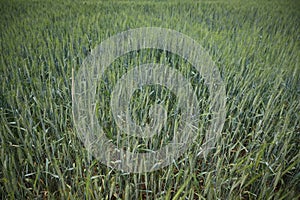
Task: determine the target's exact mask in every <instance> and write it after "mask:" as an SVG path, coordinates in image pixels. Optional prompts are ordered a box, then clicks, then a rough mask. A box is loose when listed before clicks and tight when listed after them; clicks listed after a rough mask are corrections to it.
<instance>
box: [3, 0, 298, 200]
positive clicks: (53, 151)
mask: <svg viewBox="0 0 300 200" xmlns="http://www.w3.org/2000/svg"><path fill="white" fill-rule="evenodd" d="M299 10H300V4H299V1H296V0H295V1H292V0H289V1H279V0H276V1H267V0H264V1H248V2H246V1H237V0H235V1H228V2H226V1H200V2H194V1H170V2H168V1H137V2H135V1H115V2H111V1H103V2H100V1H97V0H88V1H81V0H76V1H70V0H67V1H58V0H54V1H50V0H49V1H48V0H45V1H36V0H26V1H25V0H13V1H8V0H6V1H4V0H2V1H1V2H0V13H1V15H0V45H1V51H0V80H1V83H0V84H1V85H0V86H1V87H0V145H1V146H0V151H1V153H0V195H1V197H2V199H34V198H37V199H43V198H50V199H53V198H55V199H57V198H63V199H83V198H85V199H206V198H207V199H299V198H300V193H299V191H300V153H299V149H300V147H299V142H300V67H299V63H300V60H299V58H300V57H299V56H300V37H299V36H300V12H299ZM151 26H155V27H163V28H170V29H173V30H177V31H179V32H182V33H184V34H186V35H188V36H190V37H191V38H193V39H195V40H196V41H198V42H199V43H200V44H201V45H202V46H203V47H204V49H205V50H207V51H208V52H209V53H210V55H211V56H212V58H213V60H214V61H215V63H216V65H217V67H218V68H219V70H220V73H221V76H222V78H223V80H224V83H225V84H226V92H227V105H226V113H227V115H226V122H225V125H224V128H223V131H222V138H221V139H220V140H218V142H217V145H216V148H215V149H213V150H212V151H211V152H210V154H209V155H208V156H207V158H206V160H204V159H203V158H200V157H197V156H196V155H195V152H193V148H191V149H190V150H189V151H188V152H186V153H185V154H184V155H183V156H182V157H180V158H179V159H178V160H176V162H174V163H173V164H171V165H170V166H168V167H165V168H163V169H160V170H157V171H154V172H149V173H143V174H129V173H123V172H120V171H116V170H113V169H111V168H109V167H106V166H105V165H103V164H101V163H99V162H98V161H97V160H95V159H93V157H92V155H90V154H89V152H88V151H87V150H86V148H85V147H84V146H83V144H82V142H81V140H80V139H79V137H78V134H77V133H76V131H75V128H74V122H73V117H72V95H71V88H72V68H74V69H75V70H74V71H75V73H76V71H78V69H79V68H80V65H81V63H82V61H83V60H84V59H85V58H86V56H87V55H88V54H89V51H90V49H93V48H95V47H96V46H97V45H99V44H100V43H101V41H103V40H104V39H106V38H108V37H110V36H112V35H114V34H116V33H119V32H121V31H125V30H128V29H132V28H138V27H151ZM144 53H145V54H146V53H147V51H145V52H144ZM148 53H149V52H148ZM157 53H158V52H154V53H153V52H152V54H151V53H149V55H150V56H153V57H152V58H154V57H157ZM134 55H135V54H134V53H133V54H130V55H128V56H127V57H126V56H124V57H122V58H120V59H118V60H116V63H115V65H114V66H120V67H114V66H112V69H116V71H113V70H111V71H107V72H106V75H107V76H106V79H105V80H102V81H104V82H100V83H99V88H100V89H101V87H102V89H103V91H104V92H103V93H101V95H99V96H100V97H99V102H100V104H99V110H98V111H99V112H97V113H98V116H100V117H99V123H102V125H103V126H104V129H105V130H106V131H107V134H108V137H111V139H112V140H114V130H115V128H116V127H115V126H116V125H115V124H114V122H113V121H111V120H112V119H111V116H110V114H109V112H110V111H109V107H108V106H102V108H101V105H106V103H107V102H109V101H108V99H109V98H110V97H109V93H110V92H111V91H110V90H111V86H113V84H114V83H115V81H116V80H117V79H118V78H119V77H120V75H121V74H124V73H125V72H126V70H127V69H126V68H125V67H122V66H124V65H123V64H124V63H125V62H128V63H127V64H128V65H129V66H132V65H130V63H131V64H134V63H135V62H136V61H135V60H134V57H133V56H134ZM160 55H161V56H165V57H166V58H168V59H169V61H170V63H171V64H175V63H183V62H184V61H182V60H180V59H179V58H177V57H176V56H173V57H172V55H169V54H168V53H167V54H160ZM128 59H132V61H128ZM172 59H173V61H172ZM157 62H159V60H158V61H157ZM182 66H184V67H181V69H180V70H181V72H182V73H183V74H185V76H187V77H189V78H190V80H191V82H192V83H193V85H194V86H195V87H197V84H198V85H201V81H200V82H199V80H200V79H199V77H193V76H192V75H193V74H194V73H190V72H192V70H193V69H192V66H189V65H188V64H183V65H182ZM197 81H198V82H197ZM156 87H157V86H155V85H153V86H149V87H145V88H144V92H145V95H146V96H147V97H149V99H150V100H149V101H151V102H154V101H155V97H157V96H159V95H162V96H163V97H162V98H164V100H166V102H167V103H168V104H170V112H172V105H173V104H174V102H176V98H175V97H174V95H173V94H172V93H168V92H167V90H166V89H165V88H162V89H156ZM199 88H200V87H199ZM151 91H156V93H155V95H154V96H151V95H150V93H151ZM199 91H201V90H199ZM202 93H203V92H202ZM142 94H143V90H141V91H137V92H136V93H135V94H134V97H133V98H132V102H131V103H132V106H133V107H136V111H137V113H133V115H138V112H143V109H142V108H143V107H144V106H145V101H144V100H143V95H142ZM202 95H204V96H205V94H204V93H203V94H202ZM199 97H200V98H201V92H199ZM101 102H102V103H104V104H101ZM205 106H207V105H203V108H204V109H205ZM137 118H138V117H137ZM146 118H147V116H146V117H145V115H142V117H141V118H140V119H137V121H138V120H140V121H143V120H147V119H146ZM206 120H207V119H206ZM106 121H108V123H106ZM171 121H172V120H170V122H169V121H168V123H173V122H171ZM203 130H205V127H204V128H203ZM167 132H168V131H165V133H167ZM199 134H202V132H201V131H200V129H199ZM163 137H166V136H163ZM199 138H200V139H199V144H201V142H202V141H201V137H199ZM166 140H167V139H166ZM155 141H157V142H159V138H156V139H155ZM155 144H157V143H156V142H155ZM154 146H155V145H154ZM153 148H154V147H153ZM155 148H157V147H155ZM185 158H187V159H185Z"/></svg>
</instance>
